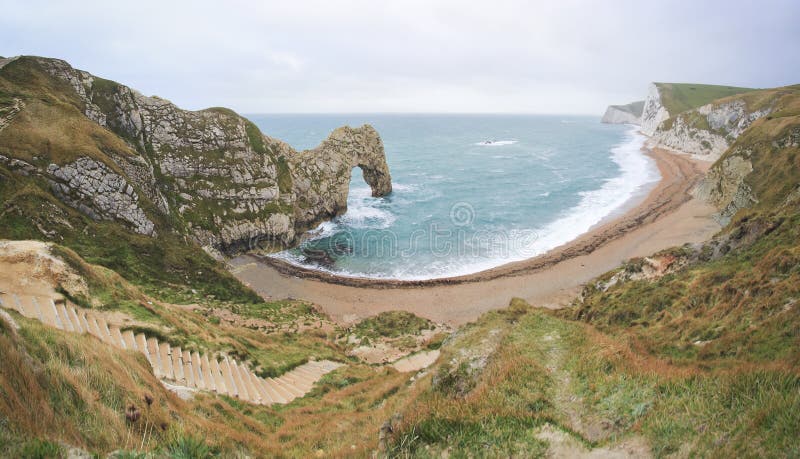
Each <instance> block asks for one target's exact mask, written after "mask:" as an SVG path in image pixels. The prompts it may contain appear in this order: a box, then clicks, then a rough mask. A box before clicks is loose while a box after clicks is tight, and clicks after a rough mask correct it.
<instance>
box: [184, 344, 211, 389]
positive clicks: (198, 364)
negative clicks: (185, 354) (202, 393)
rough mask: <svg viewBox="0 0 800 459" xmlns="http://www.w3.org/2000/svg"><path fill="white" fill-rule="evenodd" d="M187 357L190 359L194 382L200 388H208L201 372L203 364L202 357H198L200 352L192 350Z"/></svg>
mask: <svg viewBox="0 0 800 459" xmlns="http://www.w3.org/2000/svg"><path fill="white" fill-rule="evenodd" d="M189 358H190V359H191V360H192V370H194V383H195V384H196V385H197V388H198V389H200V390H208V389H210V388H209V387H208V386H206V381H205V375H204V374H203V364H202V359H200V354H198V353H197V352H192V353H191V356H190V357H189Z"/></svg>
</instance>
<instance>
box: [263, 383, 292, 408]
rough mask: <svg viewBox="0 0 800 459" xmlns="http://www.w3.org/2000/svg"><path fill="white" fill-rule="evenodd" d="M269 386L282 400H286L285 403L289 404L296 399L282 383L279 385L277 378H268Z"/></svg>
mask: <svg viewBox="0 0 800 459" xmlns="http://www.w3.org/2000/svg"><path fill="white" fill-rule="evenodd" d="M266 382H267V384H269V387H271V388H272V390H274V391H275V392H276V393H277V394H278V395H279V396H280V397H281V398H282V399H284V400H285V403H289V402H291V401H292V400H294V399H295V398H296V396H295V395H294V394H293V393H292V392H290V391H289V390H287V389H286V387H284V386H283V384H282V383H279V382H278V381H277V380H276V379H275V378H267V379H266Z"/></svg>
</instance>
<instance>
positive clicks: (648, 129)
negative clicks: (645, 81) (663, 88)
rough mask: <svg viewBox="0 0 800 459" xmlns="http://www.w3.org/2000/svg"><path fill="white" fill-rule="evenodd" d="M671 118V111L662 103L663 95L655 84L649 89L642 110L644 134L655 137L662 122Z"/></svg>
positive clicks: (651, 84)
mask: <svg viewBox="0 0 800 459" xmlns="http://www.w3.org/2000/svg"><path fill="white" fill-rule="evenodd" d="M669 117H670V113H669V111H667V109H666V107H664V105H663V104H662V103H661V93H660V91H659V88H658V86H657V85H656V84H655V83H650V86H648V87H647V97H646V98H645V99H644V107H643V108H642V121H641V125H642V132H643V133H644V134H646V135H653V134H654V133H655V132H656V129H658V126H659V125H660V124H661V122H662V121H664V120H666V119H667V118H669Z"/></svg>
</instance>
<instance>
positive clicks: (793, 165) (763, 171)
mask: <svg viewBox="0 0 800 459" xmlns="http://www.w3.org/2000/svg"><path fill="white" fill-rule="evenodd" d="M776 105H777V106H778V107H780V108H781V109H780V110H778V111H776V112H775V114H774V115H772V116H768V117H763V118H760V119H758V120H756V121H755V122H753V123H752V125H751V127H750V128H749V129H747V130H746V131H745V132H744V133H743V134H742V135H741V136H739V138H737V140H736V141H735V142H734V143H733V145H732V146H731V147H730V148H729V149H728V150H727V151H726V152H725V153H724V154H723V155H722V157H721V158H720V159H719V160H718V161H717V162H715V163H714V165H713V166H711V168H710V169H709V171H708V173H707V174H706V177H705V178H704V179H703V181H702V182H701V183H700V184H699V185H698V187H697V189H696V190H695V195H696V196H698V197H699V198H701V199H704V200H706V201H708V202H709V203H711V204H713V205H714V206H715V207H717V208H718V209H719V213H718V214H717V218H718V220H719V221H720V223H722V224H727V223H728V222H730V221H731V218H732V217H733V216H734V215H735V214H736V213H737V212H738V211H739V210H742V209H745V208H749V207H753V206H760V207H763V208H765V209H767V210H774V209H778V208H781V207H783V206H785V205H786V203H787V202H790V201H792V200H794V201H797V197H798V196H800V156H798V151H800V115H798V113H800V91H796V92H795V94H787V95H784V96H783V97H781V99H780V100H778V101H777V103H776Z"/></svg>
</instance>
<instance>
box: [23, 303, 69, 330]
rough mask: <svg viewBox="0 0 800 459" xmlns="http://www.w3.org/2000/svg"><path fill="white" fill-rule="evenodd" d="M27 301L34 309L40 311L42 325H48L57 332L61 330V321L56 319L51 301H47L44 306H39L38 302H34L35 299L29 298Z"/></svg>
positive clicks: (62, 327) (56, 314)
mask: <svg viewBox="0 0 800 459" xmlns="http://www.w3.org/2000/svg"><path fill="white" fill-rule="evenodd" d="M29 301H32V302H33V303H34V304H35V305H36V307H37V308H38V309H39V310H40V311H42V315H43V316H44V323H45V324H46V325H50V326H51V327H55V328H58V329H59V330H63V329H64V326H63V325H62V324H61V319H59V318H58V313H57V312H56V306H55V304H53V302H52V301H48V302H47V303H46V304H43V305H40V304H39V302H37V301H36V299H35V298H33V297H31V299H30V300H29Z"/></svg>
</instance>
